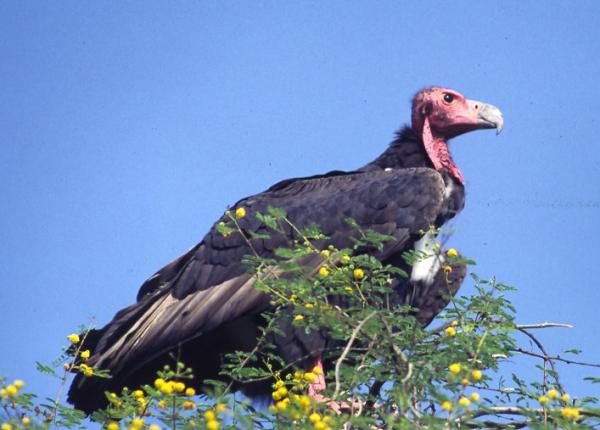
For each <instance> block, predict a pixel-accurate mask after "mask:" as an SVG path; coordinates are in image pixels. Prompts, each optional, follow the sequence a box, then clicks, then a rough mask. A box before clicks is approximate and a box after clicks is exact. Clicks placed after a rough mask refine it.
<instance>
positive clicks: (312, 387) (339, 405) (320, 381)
mask: <svg viewBox="0 0 600 430" xmlns="http://www.w3.org/2000/svg"><path fill="white" fill-rule="evenodd" d="M315 367H316V368H318V369H319V370H320V371H319V372H314V373H315V375H316V379H315V380H314V381H313V382H311V383H310V384H308V395H309V396H310V397H312V398H313V399H314V400H315V401H317V402H320V403H325V404H327V406H329V407H330V408H331V409H333V410H334V411H335V412H336V413H337V414H340V413H341V412H342V410H344V409H345V410H347V411H349V410H351V409H352V407H351V406H350V404H349V403H348V402H336V401H334V400H331V399H330V398H329V397H326V396H324V395H322V394H320V393H319V391H323V390H324V389H325V387H326V384H325V369H324V368H323V362H322V361H321V357H318V358H317V359H316V360H315V362H314V366H313V367H312V368H311V371H312V369H314V368H315Z"/></svg>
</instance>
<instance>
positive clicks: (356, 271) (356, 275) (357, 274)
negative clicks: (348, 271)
mask: <svg viewBox="0 0 600 430" xmlns="http://www.w3.org/2000/svg"><path fill="white" fill-rule="evenodd" d="M352 275H353V276H354V279H362V278H364V277H365V271H364V270H363V269H354V271H353V272H352Z"/></svg>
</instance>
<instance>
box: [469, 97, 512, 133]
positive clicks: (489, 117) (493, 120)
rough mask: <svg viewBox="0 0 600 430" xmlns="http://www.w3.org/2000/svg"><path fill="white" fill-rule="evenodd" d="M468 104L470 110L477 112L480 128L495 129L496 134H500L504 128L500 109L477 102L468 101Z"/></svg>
mask: <svg viewBox="0 0 600 430" xmlns="http://www.w3.org/2000/svg"><path fill="white" fill-rule="evenodd" d="M467 103H468V105H469V108H470V109H472V110H474V111H475V114H476V117H477V125H478V126H479V128H495V129H496V134H500V132H501V131H502V128H503V127H504V118H503V117H502V112H500V109H498V108H497V107H496V106H494V105H490V104H487V103H482V102H479V101H477V100H468V101H467Z"/></svg>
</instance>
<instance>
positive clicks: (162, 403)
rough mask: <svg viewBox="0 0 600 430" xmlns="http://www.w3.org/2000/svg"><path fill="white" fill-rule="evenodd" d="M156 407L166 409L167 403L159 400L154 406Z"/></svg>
mask: <svg viewBox="0 0 600 430" xmlns="http://www.w3.org/2000/svg"><path fill="white" fill-rule="evenodd" d="M156 406H158V408H159V409H164V408H166V407H167V402H165V401H164V400H161V401H159V402H158V405H156Z"/></svg>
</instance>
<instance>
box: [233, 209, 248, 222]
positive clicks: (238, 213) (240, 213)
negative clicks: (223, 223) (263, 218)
mask: <svg viewBox="0 0 600 430" xmlns="http://www.w3.org/2000/svg"><path fill="white" fill-rule="evenodd" d="M235 216H236V217H238V218H240V219H241V218H244V217H245V216H246V209H245V208H243V207H239V208H237V209H236V210H235Z"/></svg>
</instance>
